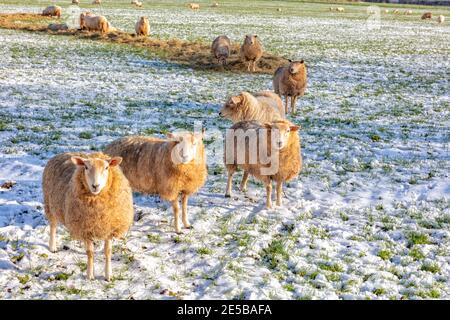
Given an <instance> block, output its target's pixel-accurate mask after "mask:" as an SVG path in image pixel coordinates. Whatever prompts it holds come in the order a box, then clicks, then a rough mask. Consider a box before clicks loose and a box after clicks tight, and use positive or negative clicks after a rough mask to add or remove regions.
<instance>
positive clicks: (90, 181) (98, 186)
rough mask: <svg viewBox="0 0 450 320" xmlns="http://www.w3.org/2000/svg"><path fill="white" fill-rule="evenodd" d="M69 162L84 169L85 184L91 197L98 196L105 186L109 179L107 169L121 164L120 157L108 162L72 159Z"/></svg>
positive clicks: (96, 159)
mask: <svg viewBox="0 0 450 320" xmlns="http://www.w3.org/2000/svg"><path fill="white" fill-rule="evenodd" d="M71 160H72V162H73V163H74V164H75V165H77V166H82V167H84V178H85V183H86V186H87V187H88V189H89V191H90V192H91V193H92V194H93V195H98V194H99V193H100V192H101V191H102V190H103V188H104V187H105V186H106V184H107V182H108V178H109V170H110V169H109V168H110V167H113V166H117V165H119V164H120V163H121V162H122V158H121V157H115V158H112V159H109V160H104V159H99V158H92V159H85V158H82V157H72V158H71Z"/></svg>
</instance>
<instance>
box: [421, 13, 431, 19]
mask: <svg viewBox="0 0 450 320" xmlns="http://www.w3.org/2000/svg"><path fill="white" fill-rule="evenodd" d="M431 17H432V14H431V12H425V13H424V14H423V15H422V20H425V19H431Z"/></svg>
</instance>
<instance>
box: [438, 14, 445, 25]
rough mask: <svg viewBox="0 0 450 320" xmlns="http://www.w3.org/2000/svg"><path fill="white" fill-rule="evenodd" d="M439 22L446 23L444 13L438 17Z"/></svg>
mask: <svg viewBox="0 0 450 320" xmlns="http://www.w3.org/2000/svg"><path fill="white" fill-rule="evenodd" d="M437 22H438V23H444V22H445V17H444V16H443V15H440V16H438V17H437Z"/></svg>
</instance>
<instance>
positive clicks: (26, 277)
mask: <svg viewBox="0 0 450 320" xmlns="http://www.w3.org/2000/svg"><path fill="white" fill-rule="evenodd" d="M17 280H19V282H20V283H21V284H26V283H27V282H28V281H30V280H31V277H30V276H29V275H28V274H26V275H24V276H17Z"/></svg>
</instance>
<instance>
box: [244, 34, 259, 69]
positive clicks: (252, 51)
mask: <svg viewBox="0 0 450 320" xmlns="http://www.w3.org/2000/svg"><path fill="white" fill-rule="evenodd" d="M240 55H241V59H242V60H243V61H244V62H245V63H247V70H248V71H250V67H251V71H253V72H255V71H256V64H257V63H258V61H259V59H261V57H262V55H263V48H262V46H261V43H260V42H259V40H258V36H257V35H250V34H248V35H246V36H245V39H244V43H243V44H242V46H241V51H240Z"/></svg>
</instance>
